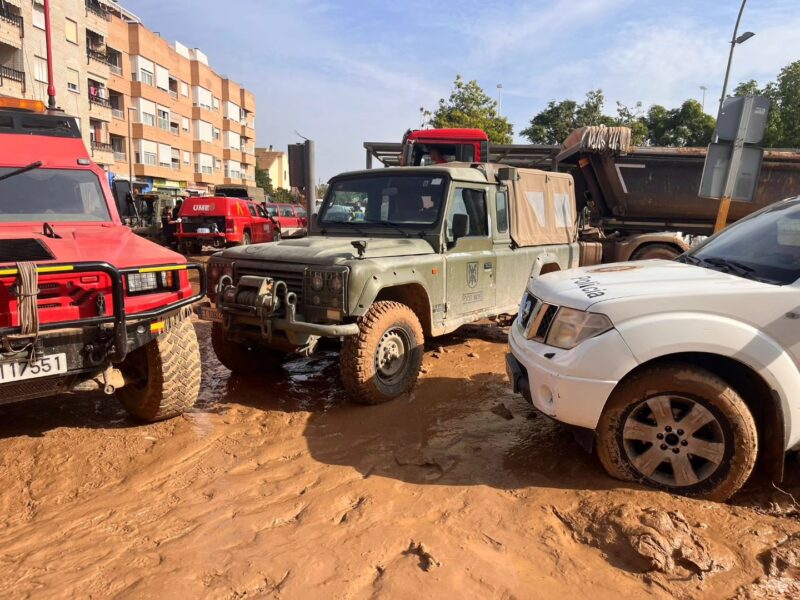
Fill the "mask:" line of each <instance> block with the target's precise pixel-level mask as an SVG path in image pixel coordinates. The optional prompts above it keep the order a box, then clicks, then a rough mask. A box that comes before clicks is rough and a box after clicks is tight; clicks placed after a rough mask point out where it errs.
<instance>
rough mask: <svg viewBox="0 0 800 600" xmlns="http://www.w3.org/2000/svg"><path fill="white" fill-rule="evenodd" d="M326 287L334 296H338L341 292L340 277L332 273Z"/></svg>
mask: <svg viewBox="0 0 800 600" xmlns="http://www.w3.org/2000/svg"><path fill="white" fill-rule="evenodd" d="M328 287H329V288H330V289H331V291H332V292H333V293H334V294H339V293H341V291H342V276H341V275H339V273H333V274H332V275H331V278H330V280H329V281H328Z"/></svg>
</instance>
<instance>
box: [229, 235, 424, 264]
mask: <svg viewBox="0 0 800 600" xmlns="http://www.w3.org/2000/svg"><path fill="white" fill-rule="evenodd" d="M354 241H363V242H366V243H367V251H366V252H365V254H364V258H387V257H392V256H420V255H423V254H433V253H434V252H433V248H431V245H430V244H429V243H428V242H426V241H425V240H420V239H393V238H357V237H354V238H340V237H321V236H311V237H305V238H301V239H297V240H281V241H280V242H271V243H268V244H255V245H253V246H239V247H237V248H230V249H228V250H225V251H224V252H223V253H222V256H224V257H225V258H231V259H233V260H265V261H271V262H292V263H303V264H313V265H323V264H324V265H330V264H337V263H341V262H343V261H349V260H353V259H356V258H358V252H357V251H356V249H355V248H353V246H352V242H354Z"/></svg>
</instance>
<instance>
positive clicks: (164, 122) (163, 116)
mask: <svg viewBox="0 0 800 600" xmlns="http://www.w3.org/2000/svg"><path fill="white" fill-rule="evenodd" d="M158 127H159V128H160V129H163V130H164V131H169V113H168V112H167V111H165V110H161V109H160V108H159V109H158Z"/></svg>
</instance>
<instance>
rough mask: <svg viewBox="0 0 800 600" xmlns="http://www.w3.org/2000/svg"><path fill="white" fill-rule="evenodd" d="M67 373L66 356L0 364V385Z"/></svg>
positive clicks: (52, 355) (60, 355) (58, 355)
mask: <svg viewBox="0 0 800 600" xmlns="http://www.w3.org/2000/svg"><path fill="white" fill-rule="evenodd" d="M66 372H67V355H66V354H63V353H62V354H51V355H50V356H43V357H42V358H41V359H39V360H37V361H35V362H32V363H27V362H12V363H0V383H9V382H11V381H23V380H25V379H36V378H37V377H48V376H50V375H58V374H60V373H66Z"/></svg>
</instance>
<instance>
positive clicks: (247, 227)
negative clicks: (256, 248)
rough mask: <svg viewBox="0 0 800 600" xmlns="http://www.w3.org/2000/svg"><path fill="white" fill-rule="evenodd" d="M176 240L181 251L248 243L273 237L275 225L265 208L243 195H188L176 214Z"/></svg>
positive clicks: (266, 240)
mask: <svg viewBox="0 0 800 600" xmlns="http://www.w3.org/2000/svg"><path fill="white" fill-rule="evenodd" d="M178 217H179V218H180V223H179V224H178V233H177V238H178V243H179V245H180V249H181V251H182V252H183V253H184V254H187V253H191V254H197V253H198V252H200V251H201V250H202V247H203V246H205V245H209V246H214V248H223V247H227V246H247V245H248V244H259V243H261V242H272V241H274V240H275V239H276V234H277V233H278V226H277V224H276V223H275V221H274V220H273V219H272V218H271V217H270V216H269V215H268V214H267V213H266V211H265V210H264V208H263V207H262V206H261V205H260V204H257V203H255V202H253V201H252V200H247V199H243V198H228V197H210V198H203V197H199V198H189V199H187V200H186V201H185V202H184V203H183V206H181V209H180V212H179V213H178Z"/></svg>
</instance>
